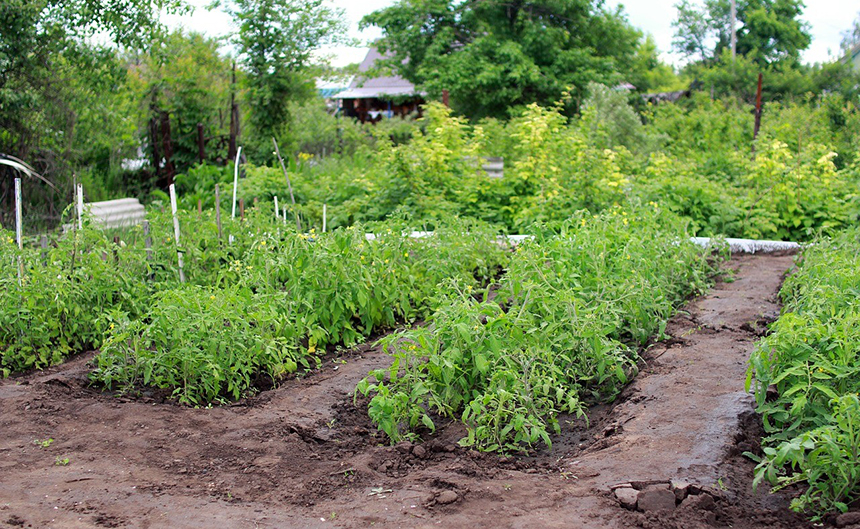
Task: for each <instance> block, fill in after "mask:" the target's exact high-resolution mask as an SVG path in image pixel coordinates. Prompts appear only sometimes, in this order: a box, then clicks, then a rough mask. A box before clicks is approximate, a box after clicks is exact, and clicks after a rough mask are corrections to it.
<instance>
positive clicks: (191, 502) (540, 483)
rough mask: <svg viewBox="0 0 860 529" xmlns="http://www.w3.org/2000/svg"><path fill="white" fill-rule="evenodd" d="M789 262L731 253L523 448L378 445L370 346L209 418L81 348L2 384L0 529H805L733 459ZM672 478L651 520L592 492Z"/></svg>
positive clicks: (455, 430)
mask: <svg viewBox="0 0 860 529" xmlns="http://www.w3.org/2000/svg"><path fill="white" fill-rule="evenodd" d="M791 263H792V257H790V256H772V255H758V256H739V257H736V258H735V259H733V260H732V261H731V262H730V263H729V266H730V267H732V268H735V269H736V270H737V274H736V276H735V278H736V280H735V281H733V282H729V283H720V284H718V285H717V286H716V287H715V288H714V289H713V290H712V291H711V293H710V294H709V295H708V296H706V297H704V298H702V299H699V300H696V301H694V302H692V303H691V304H690V305H689V306H688V308H687V311H688V313H689V314H688V315H679V316H678V317H676V318H674V319H673V320H672V322H671V324H670V326H669V328H668V332H669V334H671V335H672V336H674V338H673V339H672V340H670V341H669V342H667V343H663V344H658V345H655V346H654V347H652V348H651V349H649V351H648V352H647V353H646V354H645V359H646V362H645V364H644V367H643V369H642V372H641V373H640V375H639V376H638V377H637V378H636V380H635V381H634V382H633V383H632V384H631V385H630V386H629V387H628V388H627V389H625V391H624V393H623V395H622V398H621V399H620V400H619V403H618V404H617V405H615V406H614V407H612V408H609V407H600V408H596V409H595V410H593V412H592V418H593V420H592V424H591V427H590V428H587V429H586V428H584V427H583V426H582V425H577V424H574V425H573V426H571V427H570V428H567V429H566V431H565V433H564V434H563V435H562V436H561V437H559V438H558V439H557V440H556V442H555V445H554V448H553V450H552V451H546V452H545V453H542V454H538V455H537V456H536V457H530V458H499V457H496V456H490V455H485V454H478V453H475V452H471V451H465V450H463V449H460V448H458V447H456V440H457V439H458V438H459V437H460V436H461V435H462V430H461V428H460V427H458V426H456V425H453V424H452V425H449V426H448V427H446V428H443V429H441V431H440V432H439V434H438V435H437V436H436V437H435V438H433V439H430V440H427V441H426V442H425V443H423V444H420V445H415V446H412V445H409V444H401V445H398V446H397V447H390V446H386V445H385V444H384V439H383V438H382V437H381V436H380V435H378V434H376V433H375V431H374V430H375V429H374V428H373V427H372V425H371V424H370V423H369V421H368V419H367V417H366V412H365V411H364V410H363V409H362V407H361V403H359V406H353V404H352V399H351V397H350V394H351V392H352V389H353V388H354V386H355V383H356V382H357V381H358V380H360V379H361V377H363V376H364V375H365V374H366V373H367V371H368V370H369V369H373V368H376V367H380V366H384V365H386V363H387V358H386V357H385V356H384V355H382V354H381V353H380V352H379V351H377V350H375V349H372V348H369V347H364V348H359V349H358V350H356V351H353V352H351V353H350V354H349V355H347V356H344V357H336V358H334V359H328V360H327V361H326V363H325V364H324V365H323V367H322V368H321V369H320V370H319V371H317V372H315V373H313V374H312V375H310V376H308V377H306V378H304V379H296V380H292V381H289V382H287V383H285V384H284V385H282V386H281V387H280V388H277V389H275V390H272V391H268V392H266V393H264V394H262V395H260V396H258V397H256V398H254V399H249V400H247V401H243V402H240V403H237V404H236V405H233V406H226V407H220V408H212V409H192V408H187V407H180V406H176V405H172V404H163V403H160V402H143V401H132V400H130V399H126V398H120V397H115V396H111V395H107V394H101V393H98V392H96V391H95V390H93V389H90V388H87V387H86V384H85V382H86V378H85V375H86V369H87V368H86V362H87V361H88V360H89V357H88V356H81V357H79V358H76V359H74V360H72V361H70V362H68V363H66V364H64V365H62V366H58V367H56V368H53V369H51V370H47V371H44V372H41V373H36V374H32V375H28V376H25V377H21V378H17V379H9V380H6V381H2V382H0V527H5V526H12V527H20V526H23V527H56V528H78V527H81V528H84V527H85V528H93V527H134V528H138V527H139V528H155V527H173V528H202V527H260V528H269V527H278V528H281V527H369V526H375V527H377V526H378V527H437V526H442V527H595V528H596V527H711V526H732V527H750V528H751V527H765V526H767V527H773V528H781V527H798V526H802V525H803V524H802V521H801V520H799V519H798V518H796V517H793V516H792V515H790V514H789V513H788V512H787V511H786V506H787V501H788V499H787V497H786V496H785V495H777V496H769V495H767V494H765V493H762V492H760V493H759V494H752V493H751V491H750V490H749V485H750V481H751V474H750V472H751V469H752V464H751V463H749V462H748V461H746V460H744V459H743V458H741V457H739V456H738V455H737V453H738V452H739V450H748V449H753V448H754V445H755V433H756V432H755V428H754V427H755V424H756V421H755V420H754V418H751V416H750V412H751V409H752V404H751V400H750V398H749V396H748V395H747V394H745V392H744V391H743V381H744V372H745V369H746V359H747V357H748V355H749V352H750V350H751V348H752V347H753V344H754V343H755V341H756V340H757V338H758V337H757V332H758V331H759V330H760V328H761V324H760V323H759V324H756V323H755V322H756V321H759V322H762V321H769V320H770V319H772V318H773V317H775V315H776V314H777V311H778V305H777V301H776V293H777V291H778V288H779V285H780V282H781V279H782V275H783V273H784V272H785V271H786V270H787V269H788V268H789V267H790V266H791ZM751 322H752V323H751ZM343 361H345V363H342V362H343ZM46 438H53V439H54V442H53V443H52V444H51V445H50V446H49V447H47V448H40V447H39V446H37V445H35V444H33V440H41V439H46ZM66 457H68V458H69V460H70V462H69V464H68V465H65V466H58V465H55V464H54V463H55V461H56V459H57V458H60V459H63V458H66ZM673 478H683V479H685V480H687V481H689V482H691V483H694V484H695V485H696V486H697V487H698V488H696V489H695V491H696V492H697V493H698V492H699V491H700V490H701V493H699V494H695V495H691V496H690V497H689V498H687V499H686V500H684V501H683V502H681V503H680V505H679V506H678V507H677V508H675V509H672V510H668V511H664V512H659V513H655V512H647V513H641V512H635V511H630V510H626V509H624V508H622V507H620V506H619V505H618V502H617V501H616V500H615V497H614V496H613V494H612V493H611V492H610V490H609V487H610V486H611V485H613V484H616V483H618V482H630V481H633V482H634V483H633V484H634V485H635V486H637V487H639V488H642V487H644V486H646V485H648V484H650V483H654V482H661V483H665V482H667V481H668V480H670V479H673Z"/></svg>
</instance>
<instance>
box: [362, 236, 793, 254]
mask: <svg viewBox="0 0 860 529" xmlns="http://www.w3.org/2000/svg"><path fill="white" fill-rule="evenodd" d="M431 235H433V232H432V231H413V232H410V233H409V236H410V237H414V238H416V239H420V238H424V237H429V236H431ZM364 237H365V238H366V239H367V240H368V241H372V240H375V239H376V234H374V233H366V234H365V235H364ZM502 237H503V238H506V239H507V240H508V241H510V242H512V243H514V244H519V243H521V242H523V241H524V240H526V239H531V238H532V236H531V235H503V236H502ZM690 241H691V242H693V244H697V245H699V246H701V247H702V248H708V247H710V246H711V245H712V242H711V241H712V239H711V238H710V237H690ZM717 241H724V242H725V243H726V244H728V245H729V250H730V251H731V252H732V253H757V252H758V253H768V252H784V251H797V250H800V244H798V243H796V242H789V241H767V240H755V239H733V238H725V239H717Z"/></svg>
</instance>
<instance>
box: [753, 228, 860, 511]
mask: <svg viewBox="0 0 860 529" xmlns="http://www.w3.org/2000/svg"><path fill="white" fill-rule="evenodd" d="M858 236H860V230H857V229H852V230H848V231H845V232H843V233H841V234H839V235H837V236H835V237H834V238H833V239H819V240H817V241H816V243H815V244H814V245H812V246H809V247H807V248H806V249H805V251H804V255H803V259H802V260H801V261H800V263H799V264H800V270H799V271H798V272H796V273H795V274H793V275H791V276H790V277H789V278H788V279H787V280H786V282H785V285H784V286H783V288H782V291H781V295H782V298H783V301H784V302H785V309H784V310H785V312H784V313H783V315H782V316H781V317H780V318H779V320H777V322H776V323H774V324H773V326H772V331H773V332H772V334H771V335H769V336H768V337H766V338H765V339H763V340H762V341H761V343H760V344H759V346H758V347H757V349H756V351H755V353H754V354H753V355H752V357H751V359H750V370H749V374H748V377H747V386H748V387H749V386H750V385H751V384H752V382H753V376H754V377H755V379H754V381H755V393H756V401H757V403H758V411H759V412H760V413H761V414H762V420H763V421H764V426H765V430H766V431H767V432H768V434H769V436H768V437H767V438H766V439H765V442H764V458H763V459H762V460H761V461H760V463H759V465H758V467H757V469H756V482H757V483H758V482H760V481H761V480H762V479H765V478H766V479H767V480H768V481H770V482H771V483H773V484H783V485H784V484H787V483H794V482H798V481H807V482H808V484H809V488H808V489H807V491H806V493H805V494H804V495H803V496H802V497H801V498H800V499H799V500H798V501H796V502H795V503H794V504H793V507H794V508H795V509H797V510H809V511H811V512H812V513H814V514H817V515H821V514H824V513H826V512H830V511H833V510H836V509H838V510H842V511H844V510H846V509H847V507H846V505H847V504H848V503H850V502H851V501H853V500H854V499H857V498H858V497H860V482H858V477H859V476H860V464H858V454H860V452H858V449H860V444H858V435H860V434H858V430H857V428H858V422H860V415H858V411H860V410H858V404H857V394H858V392H860V302H858V300H860V274H858V273H857V271H858V270H860V243H858ZM770 387H772V388H774V389H775V390H776V393H777V395H778V396H777V397H776V398H775V399H771V400H769V399H768V398H767V393H768V388H770Z"/></svg>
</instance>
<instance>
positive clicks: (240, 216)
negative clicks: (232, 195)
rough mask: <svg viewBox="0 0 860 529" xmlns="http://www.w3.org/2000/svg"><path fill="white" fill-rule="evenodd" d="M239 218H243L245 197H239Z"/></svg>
mask: <svg viewBox="0 0 860 529" xmlns="http://www.w3.org/2000/svg"><path fill="white" fill-rule="evenodd" d="M239 218H240V219H242V220H245V199H244V198H240V199H239Z"/></svg>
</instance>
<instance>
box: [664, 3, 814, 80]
mask: <svg viewBox="0 0 860 529" xmlns="http://www.w3.org/2000/svg"><path fill="white" fill-rule="evenodd" d="M730 1H731V0H705V3H704V5H702V6H700V7H696V6H694V5H693V4H692V3H691V2H690V0H682V1H681V2H680V3H679V4H677V5H676V6H675V7H676V8H677V10H678V15H677V18H676V19H675V21H674V22H673V24H672V25H673V27H674V28H675V38H674V40H673V43H672V44H673V46H674V47H675V49H676V50H677V51H678V52H679V53H682V54H684V55H685V56H687V57H688V58H694V59H697V60H700V61H703V62H713V61H716V60H717V59H718V58H719V57H720V55H721V54H722V51H723V50H724V49H728V47H729V46H730V42H731V15H730V12H731V7H730V5H731V4H730ZM802 13H803V2H802V1H801V0H737V24H736V32H737V53H738V54H740V55H743V56H745V57H747V58H749V59H752V60H753V61H754V62H755V63H757V64H759V65H766V64H771V63H774V62H778V61H789V62H797V61H798V59H799V58H800V52H801V51H803V50H805V49H806V48H808V47H809V44H810V43H811V42H812V38H811V36H810V34H809V27H808V24H806V23H805V22H802V21H801V20H800V15H801V14H802Z"/></svg>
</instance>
